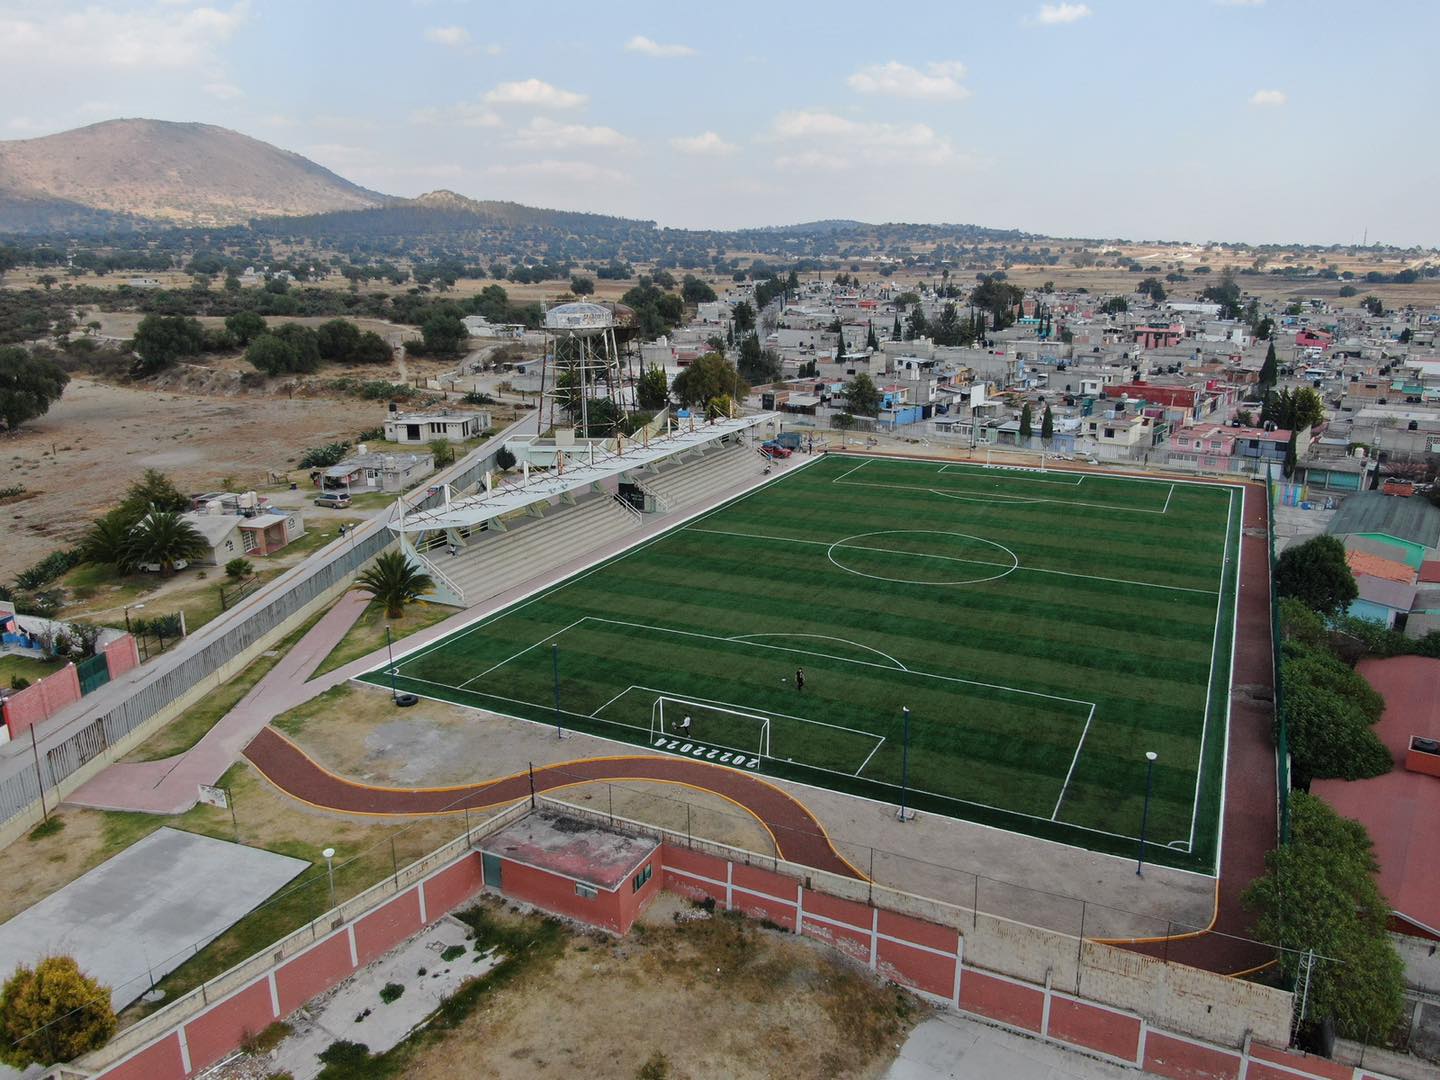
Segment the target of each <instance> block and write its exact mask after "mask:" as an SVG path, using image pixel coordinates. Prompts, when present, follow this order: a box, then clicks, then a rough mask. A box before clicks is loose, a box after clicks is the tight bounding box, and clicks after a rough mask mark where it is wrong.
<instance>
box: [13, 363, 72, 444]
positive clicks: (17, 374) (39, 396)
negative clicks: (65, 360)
mask: <svg viewBox="0 0 1440 1080" xmlns="http://www.w3.org/2000/svg"><path fill="white" fill-rule="evenodd" d="M69 381H70V376H69V375H67V374H65V372H64V371H62V370H61V368H60V365H59V364H57V363H55V361H53V360H50V359H47V358H46V357H43V356H33V355H31V354H30V353H29V352H26V351H25V350H24V349H22V348H20V347H19V346H11V347H5V348H0V423H3V424H4V426H5V430H7V431H14V430H15V429H16V428H18V427H19V426H20V425H21V424H23V423H24V422H25V421H26V420H33V419H35V418H36V417H37V416H44V415H45V414H46V413H47V412H49V411H50V406H51V405H52V404H53V403H55V402H56V401H59V400H60V395H61V394H63V393H64V392H65V385H66V384H67V383H68V382H69Z"/></svg>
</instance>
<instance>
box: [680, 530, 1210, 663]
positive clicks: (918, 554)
mask: <svg viewBox="0 0 1440 1080" xmlns="http://www.w3.org/2000/svg"><path fill="white" fill-rule="evenodd" d="M685 531H686V532H699V533H713V534H715V535H716V536H740V537H745V538H746V539H750V540H772V541H775V542H777V543H784V544H808V545H811V546H812V547H823V548H830V547H834V546H835V543H834V542H830V543H827V542H826V541H824V540H797V539H796V538H794V537H791V536H766V535H765V534H763V533H742V532H730V531H729V530H726V529H698V528H696V527H695V526H694V525H687V526H685ZM901 531H903V530H901ZM841 546H842V548H843V549H844V550H846V551H873V552H877V553H879V554H884V555H908V556H911V557H913V558H917V559H942V560H944V561H946V562H957V563H971V564H973V565H975V566H994V567H999V568H1001V569H1007V567H1006V564H1005V563H1001V562H987V561H986V560H984V559H962V558H959V557H958V556H955V555H932V554H930V553H928V552H924V551H899V550H896V549H895V548H882V547H869V546H867V545H864V544H842V545H841ZM1015 570H1024V571H1027V572H1029V573H1031V574H1057V575H1059V576H1060V577H1073V578H1084V579H1087V580H1089V581H1104V582H1107V583H1109V584H1111V585H1136V586H1139V587H1141V588H1146V589H1168V590H1169V591H1171V592H1193V593H1204V594H1206V595H1209V594H1210V593H1212V592H1214V591H1215V590H1213V589H1195V588H1191V587H1190V586H1188V585H1159V584H1157V583H1155V582H1153V581H1135V580H1133V579H1131V578H1113V577H1102V576H1101V575H1099V574H1080V573H1076V572H1074V571H1072V570H1047V569H1045V568H1044V567H1040V566H1025V565H1023V564H1022V565H1019V566H1016V567H1015ZM796 636H798V635H796ZM851 644H852V645H853V644H855V642H853V641H852V642H851ZM862 648H863V646H862ZM872 651H878V650H872ZM882 655H883V654H882Z"/></svg>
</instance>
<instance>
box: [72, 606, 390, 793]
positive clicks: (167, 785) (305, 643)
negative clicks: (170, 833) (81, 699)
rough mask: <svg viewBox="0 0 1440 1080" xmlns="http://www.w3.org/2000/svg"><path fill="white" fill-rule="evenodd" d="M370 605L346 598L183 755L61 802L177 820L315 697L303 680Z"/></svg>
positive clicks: (138, 767) (106, 776)
mask: <svg viewBox="0 0 1440 1080" xmlns="http://www.w3.org/2000/svg"><path fill="white" fill-rule="evenodd" d="M369 603H370V597H369V596H367V595H366V594H365V593H360V592H348V593H346V594H345V595H344V596H343V597H341V598H340V600H339V601H338V602H336V604H335V606H334V607H332V608H331V609H330V610H329V611H327V612H326V613H325V616H324V617H323V618H322V619H321V620H320V621H319V622H317V623H316V624H315V625H314V626H312V627H311V628H310V630H309V632H308V633H307V634H306V635H305V636H304V637H302V638H301V639H300V641H299V642H298V643H297V644H296V645H295V647H294V648H293V649H291V650H290V651H289V652H288V653H286V654H285V655H284V656H282V657H281V658H280V660H279V661H278V662H277V663H276V664H275V666H274V667H273V668H271V669H270V670H269V671H268V672H267V673H266V674H265V677H264V678H263V679H261V680H260V681H259V682H258V683H256V684H255V685H254V686H253V687H252V688H251V690H250V692H249V693H248V694H246V695H245V696H244V697H243V698H241V699H240V702H239V704H237V705H236V706H235V707H234V708H233V709H231V710H230V711H229V712H228V713H226V714H225V715H224V716H223V717H222V718H221V719H220V722H219V723H217V724H216V725H215V726H214V727H213V728H211V729H210V730H209V731H208V732H206V733H205V736H204V737H203V738H202V739H201V740H200V741H199V742H197V743H196V744H195V745H194V746H192V747H191V748H190V749H189V750H186V751H185V752H184V753H183V754H176V755H175V756H174V757H168V758H164V759H162V760H160V761H119V762H116V763H115V764H114V765H111V766H110V767H109V768H108V769H106V770H104V771H103V772H101V773H100V774H99V775H98V776H96V777H95V778H94V779H93V780H90V781H88V782H86V783H85V784H82V785H81V786H80V787H79V788H77V789H76V790H75V791H74V793H72V794H71V795H70V797H69V798H68V799H66V800H65V801H66V802H68V803H71V804H73V805H76V806H88V807H92V808H94V809H97V810H138V811H140V812H142V813H147V814H180V813H184V812H185V811H186V810H189V809H190V808H191V807H192V806H194V805H195V802H196V800H197V798H198V795H199V787H200V785H201V784H215V783H216V782H218V781H219V779H220V777H222V776H223V775H225V770H226V769H228V768H230V766H231V765H233V764H234V763H235V761H236V759H237V758H238V757H239V756H240V751H241V750H243V749H244V747H245V744H246V743H248V742H249V741H250V740H251V739H253V738H254V737H255V733H256V732H257V731H259V730H260V729H261V728H263V727H264V726H265V725H266V724H268V723H269V722H270V721H271V719H272V718H274V717H275V716H278V715H279V714H280V713H283V712H285V711H286V710H288V709H292V708H294V707H295V706H296V705H299V704H301V703H303V702H305V701H308V700H310V698H312V697H314V696H315V693H316V690H315V689H314V687H313V686H308V685H306V682H305V680H306V679H308V678H309V677H310V674H311V673H312V672H313V671H314V670H315V669H316V668H317V667H319V666H320V662H321V661H322V660H324V659H325V657H327V656H329V655H330V652H331V650H333V649H334V648H335V646H336V645H338V644H339V643H340V639H341V638H343V637H344V636H345V634H346V632H347V631H349V629H350V628H351V627H352V626H353V625H355V621H356V620H357V619H359V618H360V613H361V612H363V611H364V610H365V607H366V605H367V604H369Z"/></svg>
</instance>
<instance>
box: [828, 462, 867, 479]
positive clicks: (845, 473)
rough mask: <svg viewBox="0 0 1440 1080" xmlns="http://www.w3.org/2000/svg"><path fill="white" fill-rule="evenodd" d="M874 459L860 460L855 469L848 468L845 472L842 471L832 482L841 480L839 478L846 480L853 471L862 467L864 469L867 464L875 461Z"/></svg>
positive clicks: (857, 470)
mask: <svg viewBox="0 0 1440 1080" xmlns="http://www.w3.org/2000/svg"><path fill="white" fill-rule="evenodd" d="M874 460H875V459H874V458H866V459H865V460H863V461H862V462H860V464H859V465H856V466H855V468H853V469H846V470H845V471H844V472H843V473H841V474H840V475H839V476H837V477H836V478H835V481H831V482H832V483H834V482H836V481H839V480H844V479H845V477H847V476H849V475H850V474H851V473H853V472H859V471H860V470H861V469H863V468H864V467H865V466H866V465H869V464H870V462H872V461H874Z"/></svg>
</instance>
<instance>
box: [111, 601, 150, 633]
mask: <svg viewBox="0 0 1440 1080" xmlns="http://www.w3.org/2000/svg"><path fill="white" fill-rule="evenodd" d="M144 606H145V605H144V604H126V605H125V632H126V633H127V634H128V633H130V609H131V608H132V607H133V608H134V609H135V610H136V611H139V610H140V609H141V608H143V607H144ZM110 610H111V611H114V610H115V609H114V608H111V609H110Z"/></svg>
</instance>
